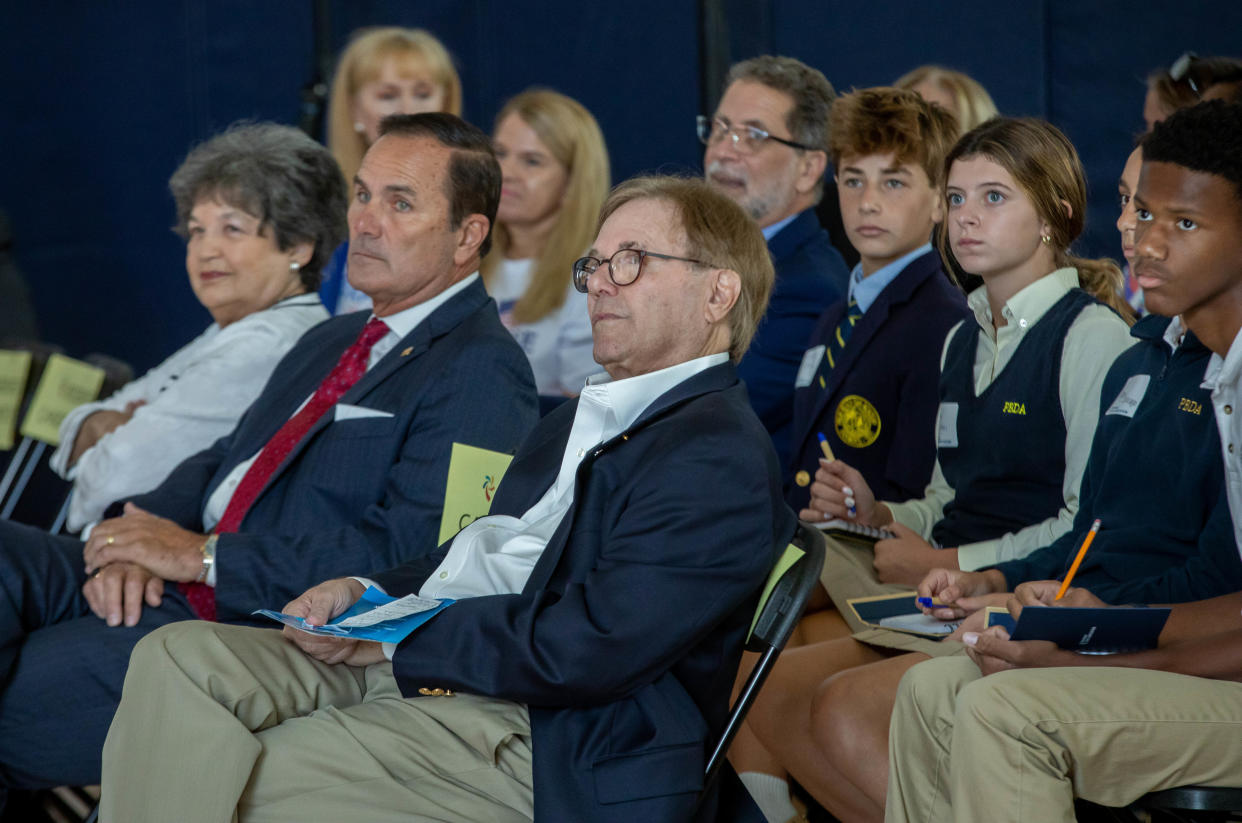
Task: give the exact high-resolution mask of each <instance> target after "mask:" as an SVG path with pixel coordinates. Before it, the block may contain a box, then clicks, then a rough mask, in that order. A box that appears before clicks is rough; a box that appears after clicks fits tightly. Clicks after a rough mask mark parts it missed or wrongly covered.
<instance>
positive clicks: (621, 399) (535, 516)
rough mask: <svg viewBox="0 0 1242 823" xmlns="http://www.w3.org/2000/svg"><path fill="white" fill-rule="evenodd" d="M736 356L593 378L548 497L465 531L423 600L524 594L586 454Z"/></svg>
mask: <svg viewBox="0 0 1242 823" xmlns="http://www.w3.org/2000/svg"><path fill="white" fill-rule="evenodd" d="M728 359H729V356H728V354H726V353H724V352H721V353H719V354H710V355H707V356H705V357H698V358H695V359H694V360H688V361H686V362H684V363H679V364H677V365H676V366H669V367H668V368H666V369H660V370H659V371H654V372H650V373H648V374H641V375H638V376H637V377H629V378H626V379H624V380H612V379H611V378H609V376H608V375H607V374H599V375H596V376H594V377H591V378H590V379H589V380H588V381H587V386H586V388H584V389H583V390H582V394H581V395H579V398H578V409H577V411H576V412H575V414H574V422H573V426H572V428H570V431H569V440H568V442H567V443H566V444H565V452H564V454H563V455H562V457H561V469H560V471H559V472H558V473H557V475H556V480H555V481H554V482H553V483H552V485H551V486H550V487H549V488H548V490H547V491H546V492H544V494H543V497H541V498H539V500H538V501H537V502H536V503H535V505H533V506H531V507H530V509H528V510H527V511H526V513H524V514H523V515H522V516H521V517H511V516H508V515H489V516H487V517H481V518H479V519H478V520H475V521H474V522H473V523H471V524H470V525H468V526H466V528H464V529H462V530H461V532H459V533H458V535H457V536H456V537H455V538H453V543H452V545H451V546H450V547H449V550H448V554H447V555H445V558H444V560H443V562H441V563H440V565H439V567H437V568H436V570H435V572H433V573H432V575H431V576H430V577H429V578H427V581H426V582H425V583H423V586H422V588H421V589H420V590H419V596H420V597H425V598H453V599H454V600H460V599H461V598H463V597H481V596H483V595H489V594H512V593H516V592H520V591H521V590H522V588H523V587H524V586H525V585H526V580H527V578H528V577H530V573H531V570H532V569H533V568H534V567H535V563H536V562H538V560H539V556H540V555H541V554H543V550H544V549H545V548H547V545H548V540H549V539H550V538H551V537H552V534H553V533H554V532H555V531H556V528H557V526H558V525H560V522H561V520H563V519H564V517H565V515H566V514H567V513H568V512H569V509H570V507H571V506H572V505H573V502H574V478H575V476H576V475H577V472H578V464H579V463H581V462H582V458H583V457H584V456H585V455H586V453H587V452H589V451H590V450H591V449H593V448H594V447H595V446H597V445H599V444H600V443H603V442H605V441H606V440H609V439H611V438H613V437H616V436H617V435H619V434H621V433H622V432H624V431H625V430H626V429H628V428H630V426H632V425H634V421H635V420H637V419H638V417H639V415H640V414H642V412H643V410H644V409H646V408H647V407H648V406H650V405H651V403H652V402H653V401H654V400H655V399H656V398H658V397H659V396H660V395H662V394H664V393H665V392H667V391H669V390H670V389H672V388H673V387H674V386H676V385H678V384H679V383H682V382H684V381H686V380H688V379H689V378H691V377H693V376H694V375H696V374H698V373H700V372H702V371H703V370H705V369H708V368H711V367H712V366H715V365H718V364H720V363H724V362H726V361H727V360H728ZM502 482H503V481H502Z"/></svg>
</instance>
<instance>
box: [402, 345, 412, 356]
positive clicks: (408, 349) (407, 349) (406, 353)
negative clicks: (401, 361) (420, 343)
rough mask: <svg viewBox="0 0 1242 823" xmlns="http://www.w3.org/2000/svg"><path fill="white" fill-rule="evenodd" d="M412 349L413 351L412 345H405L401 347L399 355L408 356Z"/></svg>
mask: <svg viewBox="0 0 1242 823" xmlns="http://www.w3.org/2000/svg"><path fill="white" fill-rule="evenodd" d="M412 351H414V347H413V346H406V347H405V348H404V349H402V350H401V356H402V357H409V356H410V352H412Z"/></svg>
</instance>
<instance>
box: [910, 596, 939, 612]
mask: <svg viewBox="0 0 1242 823" xmlns="http://www.w3.org/2000/svg"><path fill="white" fill-rule="evenodd" d="M914 602H916V603H918V604H919V605H920V606H922V607H923V608H925V609H932V608H935V607H936V601H934V600H932V599H931V598H930V597H916V598H914Z"/></svg>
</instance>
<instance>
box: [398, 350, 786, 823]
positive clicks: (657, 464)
mask: <svg viewBox="0 0 1242 823" xmlns="http://www.w3.org/2000/svg"><path fill="white" fill-rule="evenodd" d="M576 409H577V401H576V400H574V401H570V402H567V403H566V404H565V405H564V406H562V407H560V408H558V409H556V410H555V411H553V412H552V413H551V414H550V415H548V416H547V417H545V418H544V419H543V420H542V421H541V422H540V424H539V425H538V426H537V427H536V429H535V430H534V432H532V434H531V436H530V437H529V438H528V439H527V441H526V442H525V443H524V444H523V445H522V448H521V449H520V450H519V451H518V454H517V456H516V457H515V458H514V460H513V463H512V464H511V465H510V467H509V470H508V472H507V473H506V475H505V478H504V480H503V482H502V483H501V485H500V488H499V489H498V490H497V492H496V498H495V501H494V502H493V505H492V512H493V513H495V514H508V515H513V516H521V515H522V514H523V513H524V512H525V511H527V510H528V509H529V508H530V507H531V506H532V505H533V504H534V503H535V502H536V501H538V500H539V499H540V497H542V496H543V494H544V492H545V491H547V489H548V488H549V487H550V486H551V484H552V482H553V481H554V480H555V478H556V475H557V472H558V471H559V469H560V464H561V458H562V456H563V453H564V449H565V444H566V442H567V440H568V438H569V432H570V428H571V426H572V424H573V418H574V414H575V412H576ZM795 525H796V521H795V519H794V516H793V513H792V512H790V511H789V510H788V508H786V506H785V505H784V503H783V502H782V501H781V495H780V477H779V474H778V472H777V466H776V456H775V455H774V454H773V453H772V448H771V445H770V443H769V441H768V437H767V434H766V432H765V431H764V430H763V428H762V426H761V425H760V424H759V421H757V420H756V419H755V417H754V414H753V413H752V412H751V410H750V408H749V406H748V403H747V399H746V395H745V392H744V391H743V389H742V386H741V384H740V383H739V382H738V380H737V377H736V372H735V370H734V368H733V366H731V365H728V364H724V365H720V366H715V367H712V368H710V369H707V370H706V371H704V372H701V373H700V374H698V375H696V376H694V377H692V378H689V379H688V380H686V381H685V382H683V383H681V384H680V385H678V386H676V387H675V388H673V389H672V390H670V391H669V392H667V393H666V394H664V395H663V396H661V397H660V398H658V399H656V400H655V401H654V402H653V403H652V404H651V406H649V407H648V408H647V409H646V410H645V411H644V412H643V414H642V415H641V416H640V417H639V419H638V420H637V422H635V424H634V425H633V426H632V427H631V428H630V429H629V430H628V431H626V432H625V433H623V434H621V435H619V436H618V437H615V438H613V439H611V440H609V441H607V442H605V443H602V444H600V445H599V446H597V447H595V448H594V449H593V450H592V451H591V452H590V453H589V454H588V455H587V456H586V458H584V460H583V461H582V463H581V465H580V466H579V468H578V472H577V477H576V483H575V487H574V502H573V506H572V507H571V509H570V512H569V513H568V514H567V515H566V517H565V518H564V520H563V521H562V522H561V524H560V526H559V527H558V528H557V530H556V532H555V534H554V535H553V536H552V538H551V540H550V541H549V543H548V546H547V548H546V549H545V550H544V552H543V554H542V556H541V558H540V559H539V561H538V563H536V565H535V568H534V570H533V571H532V573H531V576H530V578H529V580H528V581H527V584H526V586H525V588H524V589H523V590H522V592H521V593H519V594H509V595H492V596H486V597H475V598H470V599H463V600H458V601H457V602H456V603H454V604H453V605H452V606H450V607H449V608H447V609H446V610H444V611H443V612H441V613H440V614H439V615H437V616H436V617H435V618H434V619H432V620H431V621H430V622H428V623H427V624H425V625H424V626H423V627H422V628H420V629H419V630H418V631H417V632H415V633H414V634H413V635H411V636H410V637H408V638H406V640H405V641H403V642H402V643H401V645H400V646H399V647H398V648H397V651H396V654H395V655H394V657H393V673H394V674H395V675H396V677H397V681H398V683H399V685H400V687H401V691H402V693H403V694H406V695H414V694H416V693H417V690H418V688H419V687H447V688H450V689H457V690H461V691H463V692H468V693H472V694H480V695H489V696H494V697H498V698H502V699H506V700H512V701H517V702H520V703H525V704H526V705H527V706H528V707H529V708H530V719H531V734H532V747H533V751H534V791H535V819H536V820H539V821H567V820H590V821H605V823H610V822H611V821H616V823H632V821H635V820H642V821H666V820H667V821H674V820H676V821H684V820H688V819H690V817H691V813H692V810H693V808H694V804H695V801H696V799H697V795H698V793H699V791H700V789H701V787H702V781H703V769H704V764H705V760H706V753H705V745H706V741H708V740H710V739H712V738H714V737H715V736H717V735H718V734H719V733H720V731H721V729H722V727H723V724H724V718H725V716H726V713H727V707H728V701H729V693H730V689H731V687H732V684H733V679H734V676H735V675H736V673H737V664H738V660H739V656H740V653H741V644H742V640H743V634H744V632H745V631H746V629H747V627H748V626H749V622H750V618H751V616H752V614H753V610H754V607H755V604H756V597H757V594H758V590H759V587H760V586H761V585H762V583H763V580H764V578H765V576H766V575H767V573H768V571H769V570H770V568H771V566H772V563H773V558H774V554H773V551H774V547H776V546H780V547H781V548H782V549H783V547H784V546H785V545H786V544H787V543H788V541H789V539H790V537H791V536H792V534H793V531H794V526H795ZM447 548H448V544H445V545H444V546H442V547H440V549H439V550H438V551H437V552H436V553H435V554H434V555H432V556H429V557H425V558H422V559H419V560H415V561H413V562H412V563H410V564H407V565H406V566H404V567H402V568H399V569H395V570H393V571H391V572H388V573H384V574H380V575H376V576H375V579H376V581H377V582H378V583H380V584H381V585H383V586H384V587H385V588H386V589H387V590H388V591H389V592H390V593H391V594H394V595H401V594H406V593H409V592H416V591H418V589H419V587H420V586H421V585H422V583H423V582H424V581H425V580H426V579H427V577H429V576H430V575H431V574H432V572H433V571H434V570H435V568H436V567H437V565H438V564H439V563H440V561H441V559H442V558H443V556H444V554H445V552H446V551H447ZM422 699H430V700H435V699H439V698H435V697H430V698H422ZM714 810H715V805H714V803H711V802H709V803H707V804H706V809H705V814H706V815H708V816H706V817H704V818H703V819H710V814H711V813H712V812H714Z"/></svg>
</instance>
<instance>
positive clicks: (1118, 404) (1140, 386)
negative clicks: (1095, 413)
mask: <svg viewBox="0 0 1242 823" xmlns="http://www.w3.org/2000/svg"><path fill="white" fill-rule="evenodd" d="M1150 383H1151V375H1150V374H1136V375H1134V376H1133V377H1131V378H1130V379H1129V380H1127V381H1126V384H1125V385H1124V386H1122V387H1121V392H1120V393H1119V394H1118V395H1117V399H1116V400H1114V401H1113V405H1111V406H1109V407H1108V411H1106V412H1104V413H1105V414H1119V415H1121V416H1122V417H1133V416H1134V412H1135V411H1136V410H1137V409H1138V407H1139V403H1142V402H1143V395H1145V394H1147V386H1148V384H1150Z"/></svg>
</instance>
